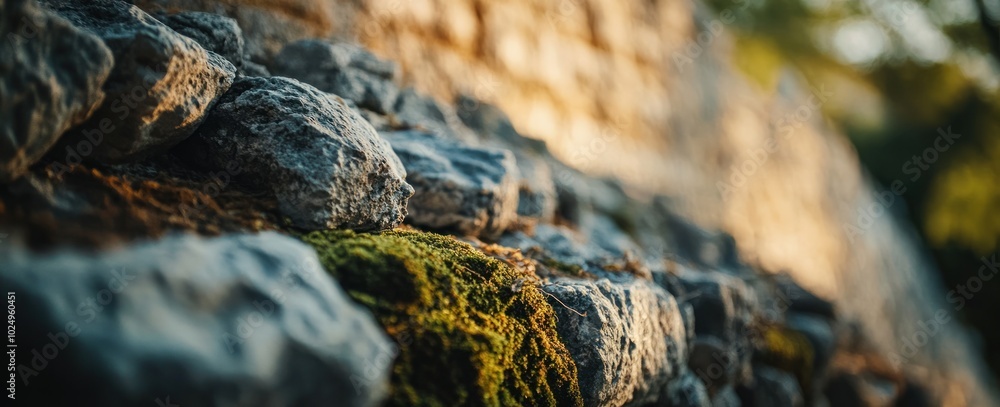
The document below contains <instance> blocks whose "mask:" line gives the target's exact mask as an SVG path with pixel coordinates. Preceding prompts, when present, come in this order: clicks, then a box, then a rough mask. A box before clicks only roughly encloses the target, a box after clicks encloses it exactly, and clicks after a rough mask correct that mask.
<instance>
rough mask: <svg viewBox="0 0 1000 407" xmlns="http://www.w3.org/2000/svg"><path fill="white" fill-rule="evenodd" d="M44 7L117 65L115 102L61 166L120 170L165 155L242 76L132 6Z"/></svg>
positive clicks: (70, 146) (71, 140) (64, 154)
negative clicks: (88, 162)
mask: <svg viewBox="0 0 1000 407" xmlns="http://www.w3.org/2000/svg"><path fill="white" fill-rule="evenodd" d="M44 3H45V4H47V5H48V6H49V7H50V8H52V9H53V10H55V11H56V12H57V13H58V14H59V15H61V16H62V17H64V18H66V19H67V20H69V21H71V22H72V23H73V24H75V25H77V26H79V27H81V28H83V29H85V30H87V31H90V32H92V33H93V34H96V35H97V36H98V37H100V38H101V39H102V40H104V43H105V45H107V46H108V48H110V49H111V51H112V53H113V54H114V61H115V64H114V68H113V69H112V71H111V76H110V77H109V78H108V80H107V82H105V84H104V93H105V94H106V95H107V97H106V98H105V99H104V102H103V103H102V104H101V106H100V107H99V108H98V109H97V110H96V111H95V112H94V114H93V115H92V116H91V117H90V119H89V120H87V121H86V122H85V123H83V124H81V125H79V126H77V127H76V128H75V130H73V131H72V132H70V133H67V134H66V136H65V137H63V140H64V142H65V143H64V144H63V146H64V147H65V150H66V151H62V147H63V146H61V147H60V151H58V152H57V154H56V157H55V159H57V160H59V161H63V160H66V161H70V162H71V161H73V160H74V158H73V157H74V156H78V157H77V158H76V159H77V160H78V159H79V158H89V159H93V160H95V161H101V162H105V163H116V162H123V161H128V160H133V159H138V158H142V157H143V156H146V155H149V154H154V153H158V152H162V151H165V150H167V149H168V148H170V147H172V146H173V145H175V144H177V143H178V142H180V141H182V140H184V139H185V138H187V137H188V136H190V135H191V134H192V133H193V132H194V130H195V129H196V128H197V127H198V125H199V124H200V123H201V121H202V120H203V119H204V116H205V114H206V113H207V112H208V110H209V108H211V106H212V104H213V103H214V102H215V100H216V98H217V97H218V96H219V95H221V94H222V93H224V92H225V91H226V89H228V88H229V86H230V84H232V81H233V78H234V77H235V74H236V69H235V68H234V67H233V64H231V63H229V61H226V60H225V59H224V58H222V57H220V56H219V55H217V54H215V53H212V52H207V51H205V50H204V49H203V48H202V47H201V46H199V45H198V44H197V43H196V42H194V40H191V39H189V38H187V37H185V36H183V35H180V34H178V33H176V32H174V30H171V29H170V28H169V27H167V26H166V25H163V23H161V22H159V21H157V20H156V19H154V18H153V17H151V16H149V15H148V14H146V13H145V12H143V11H142V10H140V9H139V8H137V7H135V6H131V5H129V4H128V3H125V2H122V1H112V0H95V1H87V2H77V1H68V0H46V1H45V2H44Z"/></svg>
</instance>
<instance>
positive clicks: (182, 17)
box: [156, 11, 244, 69]
mask: <svg viewBox="0 0 1000 407" xmlns="http://www.w3.org/2000/svg"><path fill="white" fill-rule="evenodd" d="M156 19H158V20H160V21H161V22H163V24H166V25H167V26H168V27H170V28H172V29H173V30H174V31H177V32H178V33H180V34H182V35H184V36H185V37H188V38H190V39H192V40H195V41H196V42H197V43H198V45H201V46H202V47H203V48H205V49H206V50H208V51H212V52H214V53H216V54H219V55H221V56H222V57H223V58H226V60H228V61H229V62H231V63H232V64H233V66H235V67H236V69H242V67H243V60H244V56H243V55H244V43H243V31H242V30H240V26H239V25H238V24H237V23H236V20H233V19H232V18H229V17H226V16H221V15H218V14H213V13H204V12H200V11H184V12H180V13H177V14H157V15H156Z"/></svg>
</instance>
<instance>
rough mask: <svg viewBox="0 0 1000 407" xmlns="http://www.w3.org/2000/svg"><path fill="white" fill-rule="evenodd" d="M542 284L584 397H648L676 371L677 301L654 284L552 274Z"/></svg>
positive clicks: (627, 400) (631, 401)
mask: <svg viewBox="0 0 1000 407" xmlns="http://www.w3.org/2000/svg"><path fill="white" fill-rule="evenodd" d="M542 289H543V290H544V291H545V292H547V293H549V294H550V295H551V297H550V299H549V303H550V304H551V305H552V308H553V309H555V311H556V315H557V316H558V320H557V323H556V329H557V330H558V331H559V337H560V338H561V339H562V340H563V343H565V344H566V348H567V349H568V350H569V352H570V355H571V356H572V357H573V360H574V361H575V362H576V365H577V372H578V375H579V378H580V390H581V391H582V392H583V399H584V405H586V406H607V405H616V406H621V405H643V404H647V403H652V402H655V401H656V400H657V399H658V398H659V397H660V393H661V392H662V391H663V389H664V388H666V386H667V385H668V384H669V383H670V382H671V381H672V380H674V379H676V378H677V377H680V376H681V375H682V373H683V369H684V368H683V365H684V362H683V355H685V354H686V349H685V336H686V334H685V332H684V324H683V321H682V320H681V316H680V311H679V309H678V307H677V302H676V301H675V300H674V298H673V297H672V296H670V294H668V293H667V292H666V291H664V290H663V289H661V288H660V287H659V286H656V285H655V284H653V283H651V282H649V281H646V280H641V279H630V280H628V281H623V282H620V283H613V282H611V281H610V280H608V279H598V280H590V279H576V278H568V277H559V278H555V279H553V280H552V281H550V282H549V283H548V284H543V285H542Z"/></svg>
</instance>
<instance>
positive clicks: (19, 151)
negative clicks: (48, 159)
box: [0, 0, 113, 182]
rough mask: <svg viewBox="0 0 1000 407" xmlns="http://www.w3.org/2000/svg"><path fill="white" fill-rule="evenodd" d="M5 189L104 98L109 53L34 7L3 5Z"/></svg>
mask: <svg viewBox="0 0 1000 407" xmlns="http://www.w3.org/2000/svg"><path fill="white" fill-rule="evenodd" d="M0 38H3V39H4V44H3V46H2V47H0V90H2V91H0V182H9V181H11V180H13V179H14V178H17V177H19V176H21V175H23V174H24V173H25V171H26V170H27V168H28V166H29V165H31V164H33V163H34V162H36V161H37V160H38V159H39V158H41V157H42V155H44V154H45V152H46V151H48V150H49V148H51V147H52V146H53V145H54V144H55V143H56V142H57V141H58V140H59V136H61V135H62V134H63V132H65V131H66V130H67V129H69V128H70V127H72V126H74V125H77V124H80V123H81V122H83V121H84V120H86V119H87V117H89V116H90V115H91V113H92V112H93V111H94V109H96V108H97V106H98V105H99V104H100V102H101V100H103V98H104V93H103V92H102V91H101V86H102V85H103V83H104V80H105V79H106V78H107V77H108V74H109V73H110V72H111V66H112V64H113V61H112V57H111V51H110V50H108V48H107V47H105V46H104V43H103V42H101V40H100V39H99V38H97V37H95V36H94V35H92V34H90V33H88V32H85V31H83V30H80V29H78V28H76V27H74V26H73V25H72V24H70V23H69V22H68V21H66V20H64V19H62V18H60V17H58V16H55V15H54V14H53V13H51V12H49V11H47V10H44V9H42V8H41V7H39V6H38V4H37V3H35V2H34V0H13V1H4V2H2V3H0Z"/></svg>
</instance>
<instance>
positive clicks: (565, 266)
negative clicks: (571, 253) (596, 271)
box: [542, 258, 583, 277]
mask: <svg viewBox="0 0 1000 407" xmlns="http://www.w3.org/2000/svg"><path fill="white" fill-rule="evenodd" d="M542 264H543V265H544V266H545V267H548V268H550V269H553V270H556V271H559V272H562V273H565V274H569V275H571V276H576V277H580V276H582V275H583V267H580V266H579V265H577V264H569V263H563V262H561V261H558V260H556V259H553V258H545V259H544V260H542Z"/></svg>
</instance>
